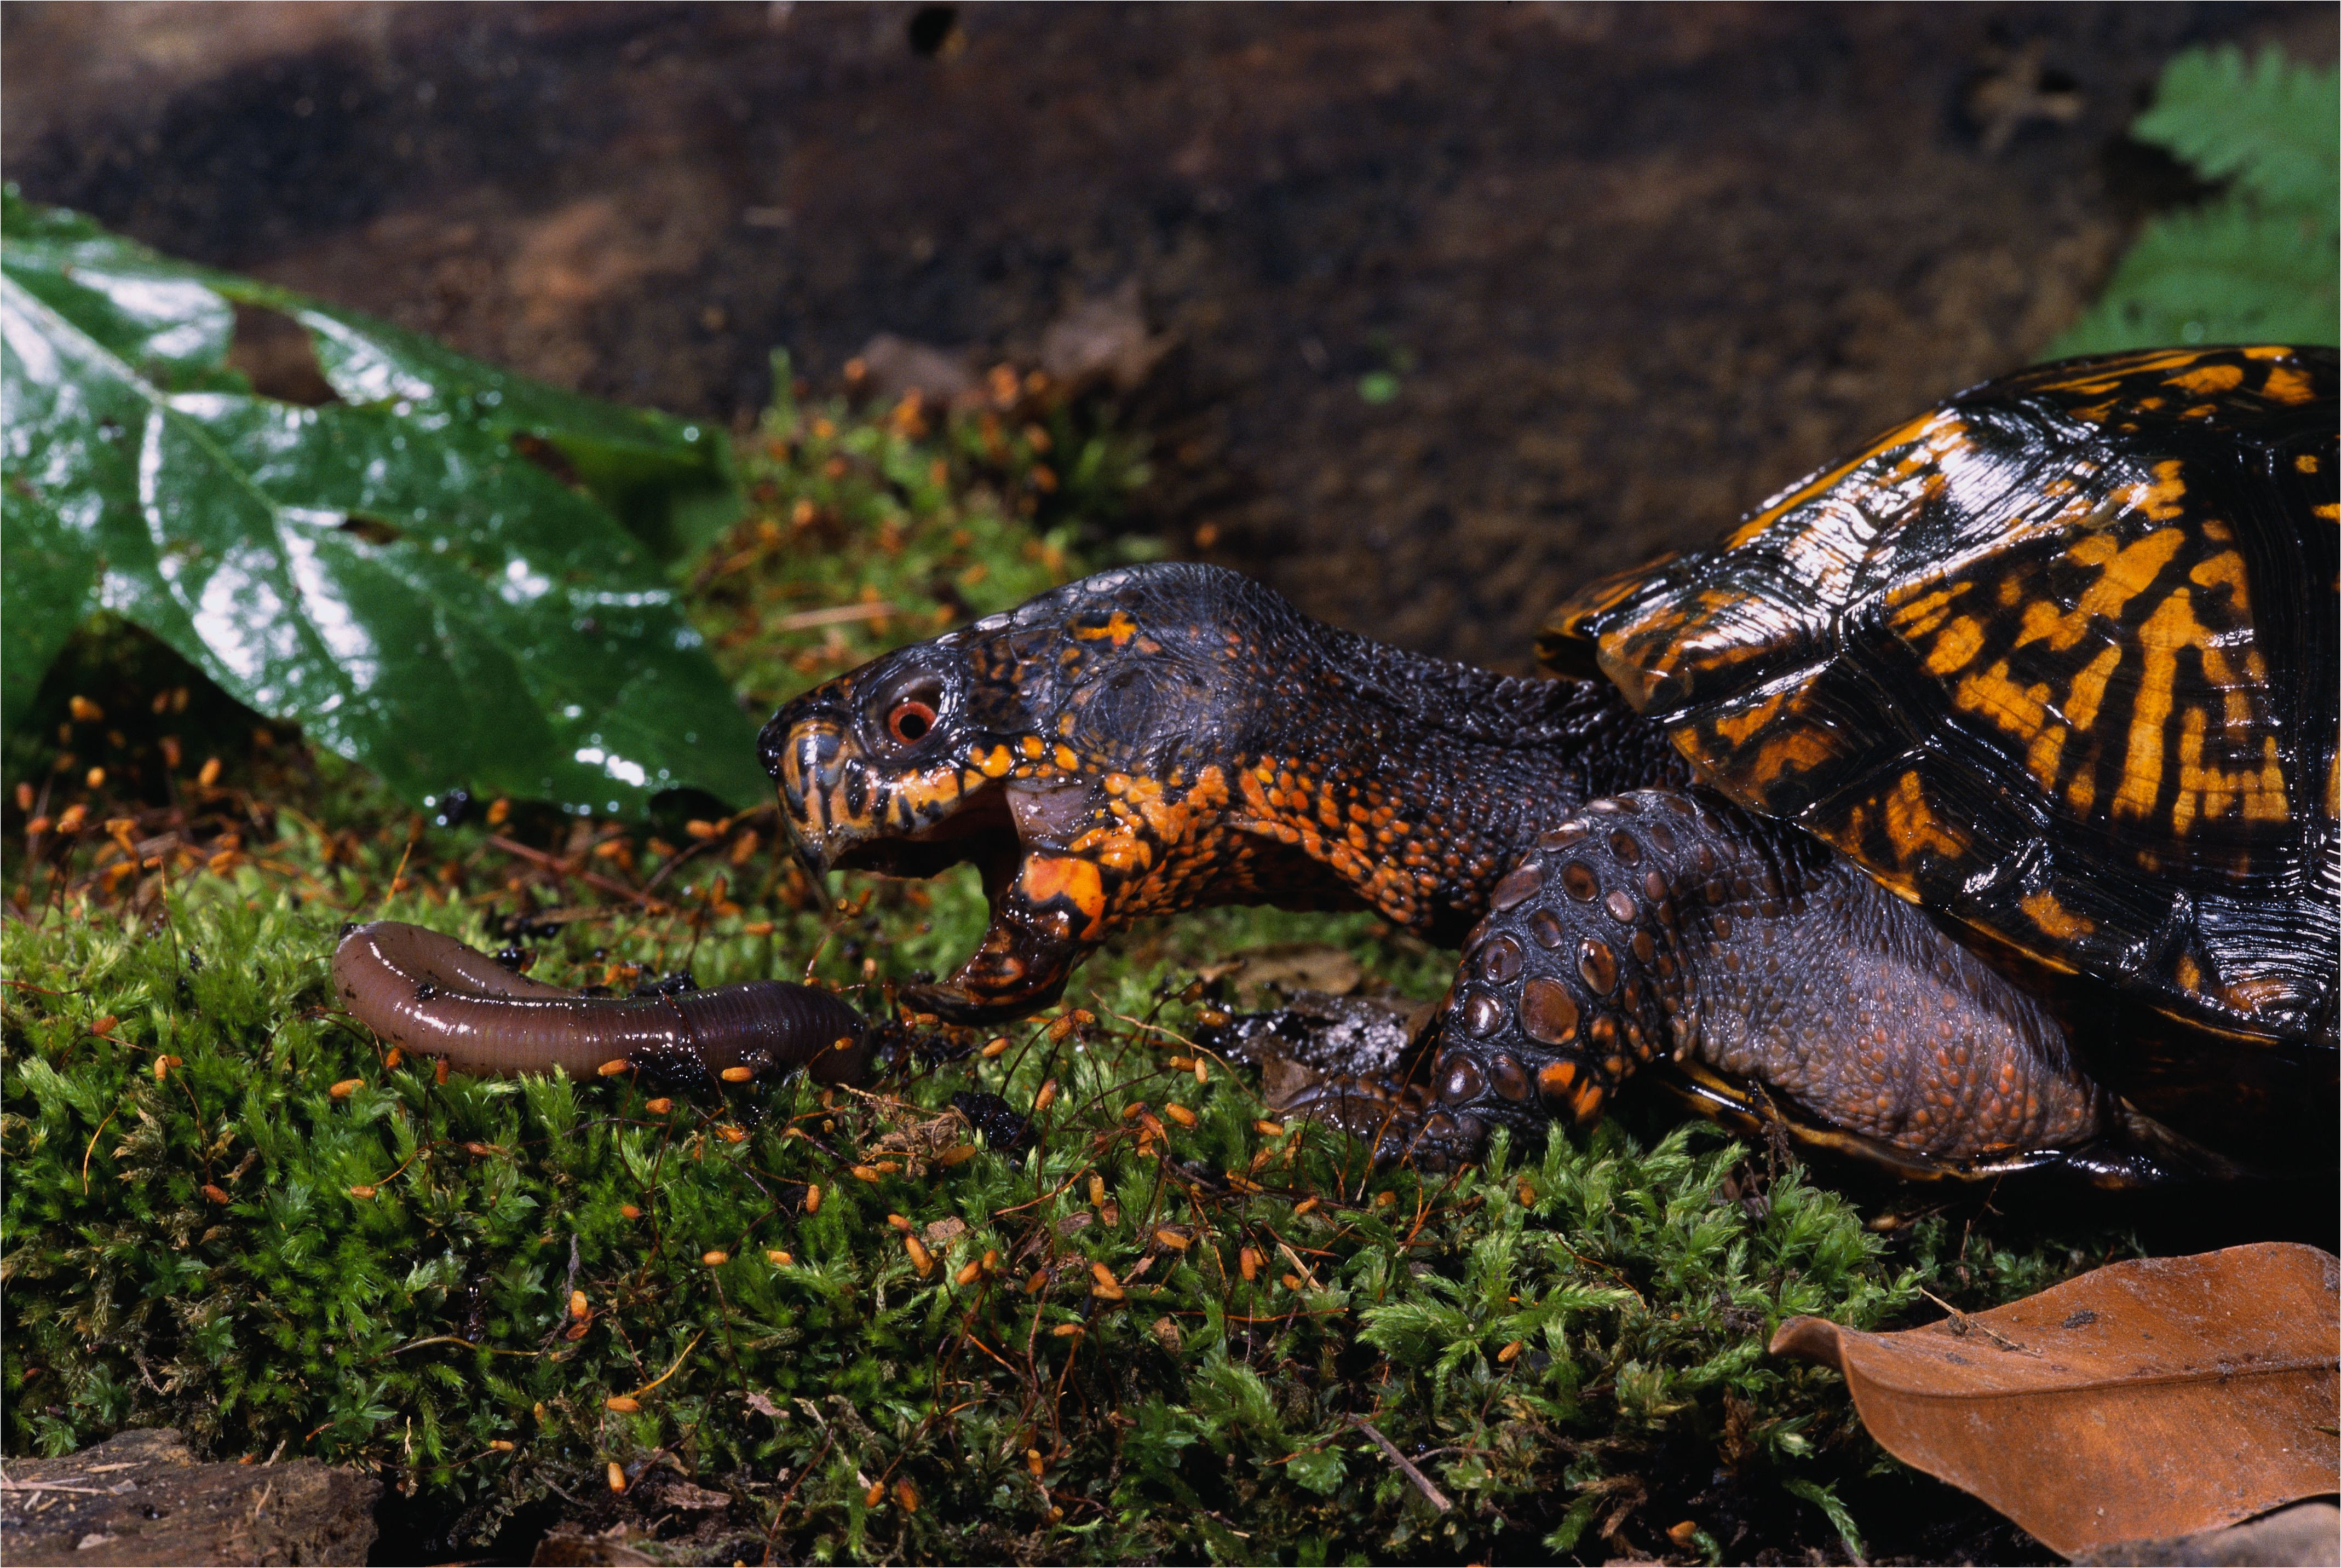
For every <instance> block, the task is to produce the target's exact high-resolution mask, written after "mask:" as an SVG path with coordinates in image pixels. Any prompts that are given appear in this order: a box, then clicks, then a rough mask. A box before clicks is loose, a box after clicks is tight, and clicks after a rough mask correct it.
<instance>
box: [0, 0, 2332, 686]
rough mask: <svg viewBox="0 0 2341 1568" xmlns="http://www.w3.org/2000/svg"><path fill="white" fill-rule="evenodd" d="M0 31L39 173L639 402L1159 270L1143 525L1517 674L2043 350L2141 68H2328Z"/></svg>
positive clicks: (1963, 39) (1491, 25)
mask: <svg viewBox="0 0 2341 1568" xmlns="http://www.w3.org/2000/svg"><path fill="white" fill-rule="evenodd" d="M5 18H6V20H5V50H6V55H7V65H8V73H7V74H8V87H9V91H8V94H7V102H6V104H5V155H0V166H5V173H6V174H7V176H8V177H9V178H11V179H14V180H16V181H18V182H20V183H21V184H23V186H24V188H25V192H26V194H28V195H30V196H32V197H34V198H35V199H38V200H43V201H52V202H61V203H70V204H72V205H75V206H79V207H82V208H84V209H85V210H87V211H89V212H91V213H95V215H96V216H98V217H100V218H102V219H104V220H105V221H106V222H108V223H113V224H115V225H117V226H119V227H121V228H123V229H125V230H126V231H128V232H129V233H133V234H135V235H137V236H138V237H139V238H141V239H144V240H146V241H149V242H151V243H154V244H156V245H159V246H162V247H164V248H165V249H167V250H170V251H173V252H176V253H182V254H185V255H190V256H194V257H197V258H200V259H202V260H204V261H207V262H213V263H221V264H224V265H227V266H233V267H237V268H241V269H244V270H246V271H250V272H254V273H260V274H262V275H264V276H267V277H271V278H274V279H278V280H281V281H283V282H285V283H292V284H294V285H297V286H299V287H302V288H305V289H309V290H312V291H314V292H315V293H320V294H323V295H325V296H327V297H329V298H332V299H334V300H336V301H339V302H341V303H346V304H351V305H356V306H360V307H363V308H364V309H367V310H371V311H374V312H376V313H381V314H384V315H386V316H389V317H391V318H393V319H394V320H397V321H400V322H402V323H407V324H409V325H412V326H415V327H419V328H422V329H423V330H426V331H429V332H435V333H438V334H441V335H443V336H444V337H446V338H449V339H451V340H452V341H453V342H455V343H457V344H458V345H460V346H461V347H463V348H465V349H468V350H470V351H472V352H475V353H479V354H482V355H484V356H486V357H489V358H491V359H495V360H500V361H503V362H507V363H511V364H513V365H517V366H519V367H521V368H523V369H526V370H529V371H533V372H536V373H538V374H540V375H543V376H545V377H548V378H550V379H552V380H553V381H556V382H563V383H568V384H573V385H577V386H582V387H584V388H586V389H588V390H591V391H593V392H601V393H604V394H606V395H608V396H611V397H614V398H619V399H623V400H627V401H632V402H653V403H659V404H663V405H665V406H667V407H669V408H672V409H677V410H681V411H684V412H697V413H702V414H708V415H713V416H716V417H721V418H731V419H738V418H742V417H745V416H746V415H747V414H748V413H749V412H750V411H752V410H753V409H754V408H755V407H756V406H757V405H758V403H759V402H761V401H762V398H763V397H764V395H765V391H766V382H767V375H768V372H767V368H766V366H767V361H766V355H767V352H768V351H769V350H770V349H771V348H772V347H773V346H775V345H785V346H787V347H789V348H790V349H792V351H793V352H795V353H796V354H797V355H798V362H799V364H800V365H801V366H802V367H804V368H805V369H807V370H808V371H809V372H811V373H812V375H813V376H814V377H815V378H816V379H817V380H827V379H833V378H834V377H835V375H836V373H837V372H838V370H839V368H840V367H841V366H842V363H843V362H844V361H845V359H846V358H847V357H848V356H849V355H851V354H852V352H854V351H855V350H856V349H858V348H859V347H860V346H861V345H862V343H864V342H866V341H867V340H868V339H869V338H870V337H871V336H872V334H873V333H876V332H897V333H900V334H902V335H903V336H905V337H908V338H911V339H913V340H919V341H922V342H931V343H936V344H941V345H946V346H951V347H962V346H964V347H968V348H971V349H973V350H974V351H976V352H979V353H981V354H982V355H984V356H987V357H988V356H991V355H996V354H1001V353H1011V354H1018V355H1021V356H1024V357H1026V358H1030V357H1031V355H1032V353H1033V352H1034V351H1035V348H1036V345H1037V342H1038V338H1039V335H1040V333H1041V330H1042V328H1043V327H1044V326H1045V325H1046V324H1047V323H1049V322H1050V321H1051V320H1052V319H1053V318H1055V317H1056V316H1057V315H1058V314H1059V313H1061V311H1063V310H1064V309H1065V308H1066V307H1067V306H1068V305H1069V304H1071V303H1078V302H1079V301H1081V300H1082V299H1084V298H1088V297H1091V296H1094V295H1101V294H1105V293H1111V291H1113V290H1114V289H1115V288H1116V287H1117V286H1119V285H1122V284H1125V283H1129V282H1131V281H1135V283H1137V284H1138V287H1139V290H1140V297H1141V301H1142V303H1143V307H1144V309H1145V310H1146V312H1147V313H1148V315H1149V317H1150V318H1151V323H1152V324H1153V325H1154V326H1155V327H1156V328H1157V329H1158V330H1161V331H1162V332H1168V333H1170V334H1171V335H1172V337H1173V338H1174V340H1175V343H1176V347H1175V349H1174V350H1173V352H1171V353H1170V356H1169V357H1168V358H1167V359H1166V360H1164V362H1162V364H1161V367H1160V368H1159V369H1158V370H1157V372H1156V373H1155V376H1154V378H1153V380H1152V382H1151V383H1150V384H1149V385H1148V386H1147V387H1146V389H1145V390H1144V391H1143V392H1141V394H1140V395H1139V397H1138V398H1137V399H1136V401H1135V403H1134V405H1133V406H1132V407H1131V409H1129V410H1128V411H1127V412H1128V415H1129V417H1131V418H1134V419H1135V420H1137V422H1139V423H1140V424H1141V427H1142V428H1144V429H1145V430H1147V431H1149V432H1151V433H1152V434H1153V435H1154V436H1155V437H1156V438H1157V439H1156V453H1157V458H1158V462H1157V473H1158V478H1157V482H1156V483H1155V485H1154V486H1153V487H1152V488H1151V491H1150V492H1149V493H1148V495H1147V497H1146V498H1145V501H1143V503H1142V507H1141V513H1142V515H1141V518H1140V519H1139V521H1141V523H1143V524H1146V525H1149V526H1154V527H1159V528H1161V529H1162V530H1163V531H1166V532H1167V533H1169V534H1170V537H1171V538H1172V539H1173V541H1174V542H1175V543H1176V544H1177V545H1178V547H1179V548H1180V549H1181V550H1182V551H1188V552H1196V551H1198V550H1199V549H1200V551H1201V552H1203V553H1209V554H1212V555H1215V556H1217V557H1219V558H1220V559H1223V560H1227V561H1232V562H1235V563H1238V564H1241V565H1246V566H1249V567H1250V568H1253V569H1254V570H1257V571H1261V572H1263V573H1264V574H1265V575H1267V576H1268V577H1270V579H1271V580H1273V581H1276V582H1277V583H1278V584H1279V585H1280V586H1281V587H1282V588H1284V589H1285V590H1287V591H1289V592H1290V593H1292V594H1293V595H1294V596H1295V597H1296V598H1298V599H1300V600H1301V601H1302V602H1303V603H1304V604H1305V605H1306V606H1307V607H1308V608H1310V610H1314V611H1316V612H1317V613H1319V614H1320V615H1324V616H1326V617H1329V618H1330V619H1332V620H1339V621H1343V622H1346V623H1348V624H1350V625H1352V626H1356V627H1360V628H1363V629H1368V630H1375V631H1378V632H1380V633H1382V634H1385V635H1388V636H1391V637H1394V638H1396V639H1398V640H1402V641H1405V642H1408V643H1410V644H1412V645H1414V646H1417V647H1421V648H1427V649H1436V650H1444V651H1448V652H1452V653H1456V654H1459V655H1463V656H1466V657H1470V658H1475V659H1479V660H1484V661H1489V662H1496V663H1503V664H1510V665H1519V664H1520V663H1521V662H1522V661H1523V659H1524V656H1525V650H1526V647H1527V638H1528V634H1529V630H1530V629H1531V628H1532V626H1533V624H1534V622H1535V620H1537V618H1538V617H1539V615H1540V613H1541V612H1542V611H1543V610H1545V609H1546V608H1547V607H1548V606H1549V604H1550V603H1551V602H1552V601H1553V600H1555V599H1557V598H1558V597H1559V596H1560V595H1561V594H1562V593H1564V592H1566V591H1567V590H1569V589H1570V588H1572V587H1573V586H1574V585H1576V584H1578V583H1579V582H1581V581H1584V580H1585V579H1586V578H1587V577H1589V575H1591V574H1594V573H1597V572H1601V571H1609V570H1613V569H1616V568H1619V567H1623V566H1627V565H1629V564H1632V563H1633V562H1634V561H1637V560H1639V558H1641V557H1643V556H1644V555H1646V554H1648V553H1649V552H1650V551H1654V550H1657V549H1659V548H1663V547H1668V546H1680V545H1686V544H1691V543H1696V542H1698V541H1700V540H1702V539H1704V538H1706V537H1707V536H1708V535H1709V534H1711V533H1712V532H1713V531H1715V530H1716V529H1717V528H1718V527H1719V526H1720V525H1721V524H1722V523H1724V522H1725V521H1728V519H1729V518H1730V517H1731V516H1732V515H1733V514H1735V513H1736V512H1738V511H1740V510H1741V509H1742V508H1744V507H1746V506H1747V505H1748V504H1749V503H1751V502H1752V501H1756V500H1757V499H1758V498H1760V497H1761V496H1763V495H1765V494H1766V493H1768V492H1769V491H1772V490H1774V489H1776V488H1778V486H1780V485H1782V484H1783V483H1785V482H1787V481H1789V480H1790V479H1792V478H1794V477H1795V476H1796V475H1797V474H1798V473H1799V472H1801V471H1804V470H1806V469H1808V468H1809V467H1811V466H1813V465H1815V464H1817V463H1819V462H1821V461H1825V460H1827V459H1828V458H1829V457H1831V456H1832V455H1833V454H1835V453H1837V452H1840V451H1842V450H1844V449H1846V448H1848V446H1849V444H1850V443H1853V442H1858V440H1860V439H1861V438H1862V437H1863V436H1865V435H1866V434H1868V433H1869V432H1872V431H1873V430H1875V429H1877V428H1878V427H1879V426H1881V425H1882V424H1884V423H1886V422H1889V421H1892V420H1895V419H1898V418H1900V417H1902V416H1904V415H1907V414H1908V413H1909V412H1914V411H1915V410H1916V409H1918V408H1919V407H1921V406H1923V405H1924V404H1926V403H1927V402H1930V401H1932V400H1933V399H1935V398H1936V397H1938V396H1939V395H1941V394H1942V393H1944V392H1948V391H1950V390H1952V389H1954V388H1956V387H1957V386H1959V385H1962V384H1964V383H1966V382H1971V381H1974V380H1976V379H1978V378H1980V377H1983V376H1986V375H1988V374H1991V373H1994V372H1998V371H2002V370H2005V369H2007V368H2010V367H2012V366H2014V365H2016V364H2017V363H2020V362H2024V361H2025V360H2026V359H2027V358H2028V357H2029V356H2031V355H2033V354H2034V353H2036V352H2037V351H2038V350H2039V348H2040V347H2041V346H2042V345H2043V344H2044V343H2045V342H2047V340H2048V339H2049V338H2050V337H2051V336H2052V335H2053V334H2054V332H2056V331H2057V329H2058V328H2059V327H2061V326H2062V325H2063V324H2064V323H2066V322H2067V320H2069V319H2070V318H2071V317H2072V316H2073V315H2074V314H2075V313H2076V312H2077V310H2078V308H2079V307H2080V306H2081V304H2082V303H2084V302H2085V301H2086V300H2087V298H2088V297H2089V296H2090V294H2091V293H2092V292H2093V291H2094V290H2095V288H2096V287H2097V284H2098V283H2099V282H2100V281H2101V280H2102V278H2103V276H2104V275H2105V273H2106V272H2107V268H2108V267H2109V266H2110V264H2111V263H2112V261H2113V259H2114V257H2115V256H2116V255H2117V253H2118V252H2119V250H2120V248H2121V246H2122V244H2123V243H2124V241H2125V239H2126V237H2127V234H2128V233H2129V232H2130V231H2131V229H2132V228H2133V226H2134V225H2135V223H2136V222H2137V219H2138V217H2139V216H2140V215H2141V214H2142V213H2144V212H2145V211H2146V210H2147V209H2148V208H2149V207H2150V206H2152V205H2153V204H2156V203H2165V202H2168V201H2171V200H2176V199H2182V198H2183V197H2184V196H2185V195H2186V194H2187V191H2186V189H2185V182H2184V180H2183V178H2182V177H2180V176H2179V175H2178V174H2177V172H2176V171H2175V169H2174V168H2173V167H2172V166H2171V165H2169V164H2167V163H2164V162H2162V161H2160V160H2159V159H2158V158H2157V157H2156V156H2153V155H2149V154H2145V153H2144V152H2142V151H2141V150H2138V149H2137V148H2134V147H2131V146H2129V145H2127V144H2125V143H2124V142H2123V140H2122V138H2121V134H2120V132H2121V128H2122V127H2123V125H2124V124H2126V123H2127V120H2128V119H2129V117H2130V116H2131V115H2132V114H2134V113H2135V112H2136V111H2137V107H2138V106H2139V104H2141V103H2142V101H2143V99H2144V96H2145V94H2146V93H2147V89H2148V87H2149V85H2150V84H2151V83H2152V81H2153V80H2154V77H2155V74H2156V73H2157V70H2158V69H2159V68H2160V66H2161V65H2162V64H2163V62H2164V61H2165V60H2166V59H2167V58H2168V57H2169V55H2171V54H2172V52H2174V51H2175V50H2177V48H2179V47H2181V46H2183V45H2187V44H2191V43H2197V42H2201V41H2206V40H2212V39H2230V38H2231V39H2236V40H2239V41H2242V42H2245V43H2246V44H2247V45H2253V46H2256V45H2257V44H2258V43H2259V42H2261V41H2266V40H2275V41H2277V42H2280V43H2282V44H2284V45H2286V47H2287V48H2289V49H2291V50H2292V51H2294V52H2295V53H2296V54H2298V55H2303V56H2306V57H2312V58H2321V59H2330V58H2332V57H2333V56H2334V55H2335V54H2336V48H2341V44H2336V12H2335V11H2334V9H2333V8H2332V7H2330V6H2307V5H2303V6H2281V5H2106V6H2072V7H2044V8H2030V7H2021V6H2008V5H1976V6H1966V5H1960V6H1943V7H1931V8H1928V7H1908V6H1878V7H1867V6H1854V7H1847V8H1831V7H1818V6H1780V7H1761V6H1755V7H1749V6H1723V5H1697V6H1661V7H1651V8H1634V7H1614V6H1608V5H1570V6H1558V7H1546V6H1530V5H1522V6H1508V7H1499V6H1472V7H1460V8H1445V7H1435V6H1405V7H1396V6H1392V7H1366V8H1359V9H1335V8H1326V7H1316V6H1311V7H1297V8H1269V7H1260V8H1251V7H1232V6H1224V7H1223V6H1212V7H1193V8H1175V7H1156V8H1122V7H1111V6H1071V7H1058V6H1039V7H1025V6H998V7H992V6H984V7H972V6H970V7H961V8H960V9H959V10H957V11H955V12H954V11H952V10H951V8H948V7H941V6H927V7H923V8H921V7H912V6H909V5H876V6H870V7H835V6H800V7H795V8H792V7H790V6H788V5H729V6H662V5H591V6H557V5H497V6H461V5H431V6H413V7H381V6H366V5H268V6H236V7H224V6H171V5H156V6H127V7H115V6H98V7H83V6H74V5H11V6H8V7H6V9H5ZM1376 372H1384V379H1382V380H1380V382H1377V383H1376V386H1375V390H1376V391H1378V392H1391V391H1394V392H1395V395H1394V396H1390V398H1388V400H1387V401H1383V402H1370V401H1368V399H1367V398H1366V397H1364V396H1361V395H1360V379H1361V378H1363V377H1366V376H1369V375H1372V374H1375V373H1376ZM1199 540H1200V541H1210V542H1209V543H1208V544H1201V545H1199Z"/></svg>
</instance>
